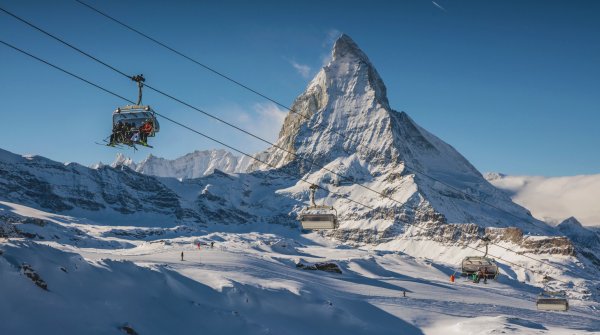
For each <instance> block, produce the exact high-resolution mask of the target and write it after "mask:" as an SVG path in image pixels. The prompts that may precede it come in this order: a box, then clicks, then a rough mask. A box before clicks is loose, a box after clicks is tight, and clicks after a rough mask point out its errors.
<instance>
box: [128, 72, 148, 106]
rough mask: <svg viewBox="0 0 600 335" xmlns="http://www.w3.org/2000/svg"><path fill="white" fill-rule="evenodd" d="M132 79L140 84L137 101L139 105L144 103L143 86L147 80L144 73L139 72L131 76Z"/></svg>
mask: <svg viewBox="0 0 600 335" xmlns="http://www.w3.org/2000/svg"><path fill="white" fill-rule="evenodd" d="M131 80H133V81H135V82H137V84H138V101H137V105H138V106H139V105H141V104H142V88H143V87H144V82H145V81H146V78H144V75H143V74H138V75H136V76H133V77H131Z"/></svg>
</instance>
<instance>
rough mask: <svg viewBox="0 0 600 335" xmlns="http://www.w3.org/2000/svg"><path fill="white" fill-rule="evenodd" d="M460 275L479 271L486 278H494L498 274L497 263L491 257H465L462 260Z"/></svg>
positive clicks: (468, 274)
mask: <svg viewBox="0 0 600 335" xmlns="http://www.w3.org/2000/svg"><path fill="white" fill-rule="evenodd" d="M461 270H462V273H461V275H462V276H470V275H473V274H474V273H478V272H479V271H481V273H483V274H484V276H485V277H486V278H488V279H494V278H496V276H498V265H497V264H496V261H494V260H493V259H491V258H487V257H481V256H471V257H465V258H464V259H463V261H462V269H461Z"/></svg>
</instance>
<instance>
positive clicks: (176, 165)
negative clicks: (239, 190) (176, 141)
mask: <svg viewBox="0 0 600 335" xmlns="http://www.w3.org/2000/svg"><path fill="white" fill-rule="evenodd" d="M249 164H250V158H248V157H245V156H244V157H241V158H240V157H237V156H234V155H233V154H231V153H230V152H229V151H226V150H223V149H221V150H203V151H194V152H192V153H189V154H187V155H184V156H182V157H179V158H176V159H172V160H170V159H165V158H160V157H156V156H154V155H152V154H151V155H149V156H148V157H147V158H146V159H144V160H143V161H141V162H139V163H135V162H134V161H133V160H132V159H131V158H128V157H125V156H124V155H123V154H121V153H119V154H117V157H116V158H115V161H114V162H113V163H112V164H111V166H112V167H117V166H127V167H129V168H130V169H132V170H135V171H137V172H141V173H143V174H146V175H150V176H156V177H172V178H178V179H193V178H200V177H204V176H206V175H208V174H211V173H213V171H214V170H215V169H216V170H220V171H223V172H226V173H238V172H244V171H246V169H247V168H248V165H249Z"/></svg>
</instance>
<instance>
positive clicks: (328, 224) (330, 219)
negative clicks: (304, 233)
mask: <svg viewBox="0 0 600 335" xmlns="http://www.w3.org/2000/svg"><path fill="white" fill-rule="evenodd" d="M319 207H321V206H319ZM322 207H324V206H322ZM323 209H328V210H333V211H335V209H334V208H333V207H324V208H322V209H320V210H323ZM314 210H315V208H314V207H313V208H310V207H307V208H306V209H305V210H303V211H302V212H301V213H300V215H299V216H298V220H300V222H301V223H302V229H307V230H319V229H336V228H337V227H338V222H337V213H336V214H334V213H314ZM311 212H313V213H311Z"/></svg>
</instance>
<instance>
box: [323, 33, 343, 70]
mask: <svg viewBox="0 0 600 335" xmlns="http://www.w3.org/2000/svg"><path fill="white" fill-rule="evenodd" d="M341 34H342V32H341V31H339V30H337V29H335V28H332V29H329V30H327V32H326V33H325V38H324V39H323V43H322V46H323V48H324V49H325V50H326V51H325V53H323V54H322V55H321V64H322V65H323V66H325V65H327V64H329V62H330V61H331V48H332V47H333V43H335V41H336V40H337V39H338V37H340V35H341Z"/></svg>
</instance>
